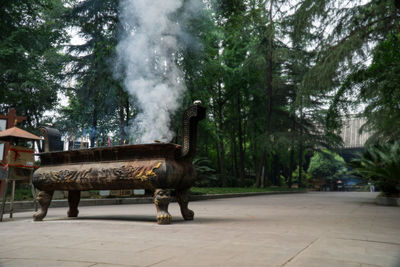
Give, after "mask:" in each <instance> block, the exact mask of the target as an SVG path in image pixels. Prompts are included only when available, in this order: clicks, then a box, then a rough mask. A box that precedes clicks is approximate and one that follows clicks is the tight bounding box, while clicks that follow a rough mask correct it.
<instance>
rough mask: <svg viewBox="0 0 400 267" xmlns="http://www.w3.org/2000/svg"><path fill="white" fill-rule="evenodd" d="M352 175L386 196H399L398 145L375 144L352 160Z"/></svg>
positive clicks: (399, 169)
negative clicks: (377, 188) (362, 179)
mask: <svg viewBox="0 0 400 267" xmlns="http://www.w3.org/2000/svg"><path fill="white" fill-rule="evenodd" d="M350 166H351V167H352V168H354V173H355V174H356V175H358V176H361V177H362V178H364V179H365V180H367V181H371V182H373V183H374V184H376V185H377V186H378V187H379V188H381V190H382V192H383V194H384V195H386V196H395V197H399V195H400V144H399V143H398V142H394V143H392V144H375V145H372V146H370V147H368V148H367V149H366V151H365V153H364V154H363V155H360V156H359V158H357V159H355V160H353V161H352V162H351V163H350Z"/></svg>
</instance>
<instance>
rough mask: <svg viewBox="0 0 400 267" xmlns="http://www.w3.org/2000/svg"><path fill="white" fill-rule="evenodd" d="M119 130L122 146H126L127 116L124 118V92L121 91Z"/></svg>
mask: <svg viewBox="0 0 400 267" xmlns="http://www.w3.org/2000/svg"><path fill="white" fill-rule="evenodd" d="M119 130H120V141H119V143H120V145H122V144H124V141H125V140H126V133H125V116H124V104H123V91H122V89H121V88H120V89H119Z"/></svg>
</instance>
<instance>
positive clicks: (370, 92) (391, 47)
mask: <svg viewBox="0 0 400 267" xmlns="http://www.w3.org/2000/svg"><path fill="white" fill-rule="evenodd" d="M399 73H400V34H395V35H389V36H388V37H387V39H386V40H384V41H382V42H381V43H379V44H378V45H377V47H376V48H375V49H374V51H373V59H372V63H371V65H369V66H368V67H363V68H361V69H360V70H357V71H354V72H353V73H351V74H350V75H349V76H348V77H347V78H346V80H345V81H344V82H343V84H342V86H341V88H340V89H339V91H338V93H337V94H336V97H335V101H334V105H332V109H331V112H332V116H334V114H337V113H339V109H347V108H348V106H349V104H350V103H351V102H350V103H349V102H346V101H345V99H344V98H345V97H346V95H349V94H351V95H354V96H355V99H357V100H356V101H353V103H358V102H362V103H366V106H365V108H364V110H363V113H362V114H361V115H362V116H364V117H365V118H366V119H367V122H366V124H365V125H364V126H363V129H364V130H369V131H370V132H372V133H373V135H372V136H371V138H370V140H369V141H370V142H371V143H373V142H376V141H378V140H380V141H382V140H387V141H389V142H391V141H395V140H399V138H400V127H399V126H400V77H399V75H398V74H399ZM353 103H352V104H353Z"/></svg>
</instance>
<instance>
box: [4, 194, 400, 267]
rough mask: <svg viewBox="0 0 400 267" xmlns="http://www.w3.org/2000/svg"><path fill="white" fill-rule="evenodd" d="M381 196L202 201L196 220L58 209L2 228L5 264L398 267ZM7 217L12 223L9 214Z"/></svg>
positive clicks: (115, 209) (388, 210) (396, 242)
mask: <svg viewBox="0 0 400 267" xmlns="http://www.w3.org/2000/svg"><path fill="white" fill-rule="evenodd" d="M375 196H376V194H375V193H347V192H337V193H308V194H293V195H291V194H290V195H270V196H256V197H244V198H231V199H219V200H208V201H198V202H192V203H190V206H191V208H192V209H193V210H194V211H195V212H196V218H195V220H194V221H191V222H185V221H183V220H182V219H181V217H180V214H179V209H178V205H177V204H176V203H172V204H171V205H170V212H171V214H172V216H173V223H172V224H171V225H157V224H156V223H155V208H154V207H153V205H150V204H141V205H118V206H95V207H82V208H80V218H79V219H66V218H65V217H64V216H65V213H66V208H52V209H50V210H49V214H48V216H47V217H46V220H45V221H43V222H32V220H31V219H30V217H31V214H32V213H31V212H23V213H17V214H15V218H14V220H13V221H9V220H6V221H5V222H3V223H0V266H7V267H8V266H57V267H61V266H62V267H63V266H96V267H102V266H307V267H309V266H385V267H386V266H400V208H399V207H383V206H376V205H375V204H373V201H374V197H375ZM6 218H7V217H6Z"/></svg>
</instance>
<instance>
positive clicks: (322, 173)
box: [307, 150, 347, 181]
mask: <svg viewBox="0 0 400 267" xmlns="http://www.w3.org/2000/svg"><path fill="white" fill-rule="evenodd" d="M346 171H347V169H346V166H345V162H344V160H343V158H342V157H341V156H339V155H338V154H336V153H333V152H331V151H328V150H323V151H321V152H316V153H315V154H314V156H313V157H312V158H311V161H310V166H309V167H308V170H307V172H308V173H309V175H310V177H311V178H313V179H318V180H325V181H327V180H333V179H336V178H338V177H340V176H342V175H343V174H344V173H345V172H346Z"/></svg>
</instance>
